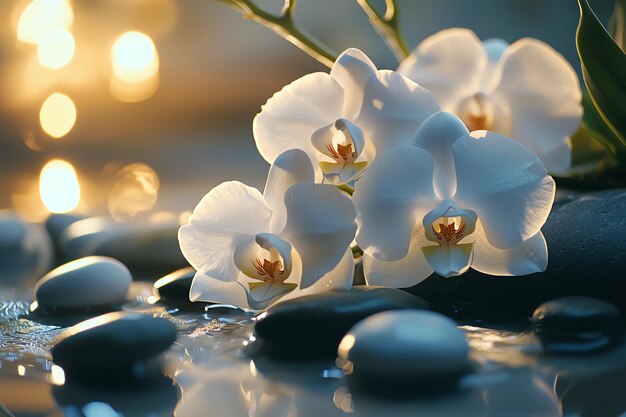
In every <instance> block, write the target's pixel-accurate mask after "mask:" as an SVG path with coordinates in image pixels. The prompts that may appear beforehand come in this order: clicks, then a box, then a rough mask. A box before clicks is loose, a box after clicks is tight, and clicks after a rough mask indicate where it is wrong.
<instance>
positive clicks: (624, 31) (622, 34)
mask: <svg viewBox="0 0 626 417" xmlns="http://www.w3.org/2000/svg"><path fill="white" fill-rule="evenodd" d="M609 33H611V36H612V37H613V39H614V40H615V43H616V44H617V46H619V47H620V48H621V49H622V51H623V50H624V47H625V46H626V0H617V1H616V2H615V10H613V15H612V16H611V20H610V21H609Z"/></svg>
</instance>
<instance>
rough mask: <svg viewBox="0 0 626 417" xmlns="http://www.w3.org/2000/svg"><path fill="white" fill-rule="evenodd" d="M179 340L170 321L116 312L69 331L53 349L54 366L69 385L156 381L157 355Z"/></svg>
mask: <svg viewBox="0 0 626 417" xmlns="http://www.w3.org/2000/svg"><path fill="white" fill-rule="evenodd" d="M175 340H176V326H174V324H173V323H171V322H170V321H169V320H166V319H163V318H158V317H153V316H151V315H147V314H142V313H134V312H115V313H108V314H104V315H102V316H98V317H95V318H93V319H90V320H86V321H84V322H82V323H79V324H77V325H75V326H72V327H70V328H69V329H67V330H66V331H65V332H64V333H63V334H62V335H61V336H60V341H59V342H57V343H56V344H55V345H54V347H53V348H52V358H53V361H54V363H56V364H57V365H59V366H61V367H62V368H63V370H64V371H65V374H66V378H67V379H68V381H71V380H80V381H82V380H84V381H89V382H92V383H94V384H100V383H103V384H106V383H107V382H110V381H118V382H119V381H124V380H128V378H131V379H138V378H139V379H140V378H142V377H146V378H150V377H154V375H155V374H158V373H159V372H160V371H161V363H160V361H159V360H158V357H157V355H159V354H160V353H162V352H164V351H165V350H167V349H168V348H169V347H170V346H171V345H172V343H174V341H175Z"/></svg>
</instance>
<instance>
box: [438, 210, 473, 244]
mask: <svg viewBox="0 0 626 417" xmlns="http://www.w3.org/2000/svg"><path fill="white" fill-rule="evenodd" d="M465 226H466V224H465V222H464V221H463V218H462V217H460V216H456V217H440V218H439V219H438V220H436V221H435V222H433V224H432V225H431V226H430V227H431V228H432V230H433V233H434V235H435V238H437V240H438V241H439V242H442V243H443V242H445V243H446V244H448V243H450V242H452V243H458V242H459V241H460V240H461V239H463V238H464V237H465V229H466V228H465Z"/></svg>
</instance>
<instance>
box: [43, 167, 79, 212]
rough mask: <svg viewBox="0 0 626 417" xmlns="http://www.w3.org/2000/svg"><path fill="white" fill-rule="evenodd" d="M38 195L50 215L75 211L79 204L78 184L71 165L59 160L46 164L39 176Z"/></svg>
mask: <svg viewBox="0 0 626 417" xmlns="http://www.w3.org/2000/svg"><path fill="white" fill-rule="evenodd" d="M39 194H40V197H41V201H42V202H43V203H44V205H45V206H46V209H48V211H50V212H51V213H67V212H70V211H72V210H74V209H76V207H78V204H79V203H80V184H79V182H78V177H77V175H76V170H75V169H74V167H73V166H72V164H70V163H69V162H67V161H63V160H61V159H53V160H52V161H50V162H48V163H47V164H46V165H45V166H44V167H43V168H42V170H41V174H40V175H39Z"/></svg>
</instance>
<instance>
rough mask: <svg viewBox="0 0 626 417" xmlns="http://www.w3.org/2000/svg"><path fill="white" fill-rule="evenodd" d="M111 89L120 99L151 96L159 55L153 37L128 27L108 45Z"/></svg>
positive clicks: (157, 78)
mask: <svg viewBox="0 0 626 417" xmlns="http://www.w3.org/2000/svg"><path fill="white" fill-rule="evenodd" d="M111 62H112V65H113V76H112V77H111V93H112V94H113V95H114V96H115V97H116V98H117V99H118V100H122V101H128V102H133V101H141V100H145V99H147V98H149V97H151V96H152V95H153V94H154V92H155V91H156V89H157V88H158V85H159V55H158V52H157V49H156V46H155V45H154V42H153V41H152V39H151V38H150V37H149V36H148V35H146V34H144V33H141V32H136V31H131V32H126V33H124V34H122V35H121V36H119V37H118V38H117V39H116V40H115V42H114V43H113V47H112V48H111Z"/></svg>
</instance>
